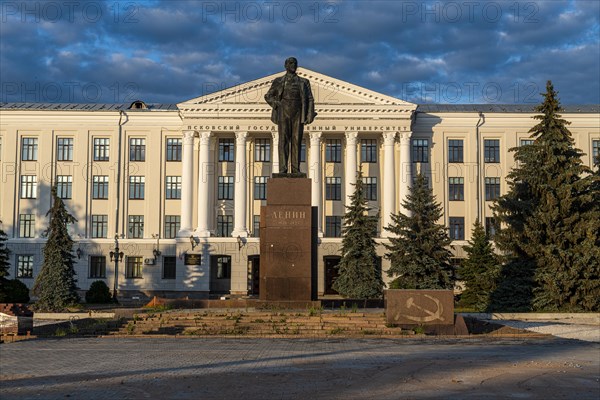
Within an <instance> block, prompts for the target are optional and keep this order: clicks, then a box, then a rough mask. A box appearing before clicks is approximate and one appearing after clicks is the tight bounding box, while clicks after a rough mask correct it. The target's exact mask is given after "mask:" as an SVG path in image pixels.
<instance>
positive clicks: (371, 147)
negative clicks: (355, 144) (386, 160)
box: [360, 139, 377, 163]
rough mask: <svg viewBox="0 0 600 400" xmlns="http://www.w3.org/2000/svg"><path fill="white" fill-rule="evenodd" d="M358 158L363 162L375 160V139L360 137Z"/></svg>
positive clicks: (373, 161)
mask: <svg viewBox="0 0 600 400" xmlns="http://www.w3.org/2000/svg"><path fill="white" fill-rule="evenodd" d="M360 160H361V162H364V163H376V162H377V140H376V139H362V140H361V141H360Z"/></svg>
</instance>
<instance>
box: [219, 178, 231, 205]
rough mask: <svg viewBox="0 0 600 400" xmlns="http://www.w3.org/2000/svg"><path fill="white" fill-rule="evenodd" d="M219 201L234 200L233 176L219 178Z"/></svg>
mask: <svg viewBox="0 0 600 400" xmlns="http://www.w3.org/2000/svg"><path fill="white" fill-rule="evenodd" d="M217 195H218V197H217V198H218V199H219V200H233V176H219V180H218V193H217Z"/></svg>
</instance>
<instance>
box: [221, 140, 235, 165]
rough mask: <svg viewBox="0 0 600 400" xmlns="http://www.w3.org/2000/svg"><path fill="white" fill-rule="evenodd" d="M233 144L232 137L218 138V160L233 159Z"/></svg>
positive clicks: (228, 160) (226, 160)
mask: <svg viewBox="0 0 600 400" xmlns="http://www.w3.org/2000/svg"><path fill="white" fill-rule="evenodd" d="M234 149H235V144H234V140H233V139H219V161H222V162H231V161H234V160H235V158H234V154H235V153H234Z"/></svg>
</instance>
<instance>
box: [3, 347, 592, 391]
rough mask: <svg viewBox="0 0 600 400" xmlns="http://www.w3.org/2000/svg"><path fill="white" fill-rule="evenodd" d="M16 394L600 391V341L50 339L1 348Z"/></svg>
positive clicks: (7, 386)
mask: <svg viewBox="0 0 600 400" xmlns="http://www.w3.org/2000/svg"><path fill="white" fill-rule="evenodd" d="M0 378H1V383H0V397H1V398H2V399H3V400H9V399H20V400H24V399H40V398H43V399H65V398H76V399H79V398H86V399H88V398H89V399H92V398H93V399H111V400H115V399H123V398H128V399H144V398H152V399H223V398H226V399H303V398H308V399H345V400H348V399H371V398H373V399H399V398H406V399H429V398H431V399H433V398H467V399H481V398H486V399H489V398H498V399H500V398H513V397H517V398H525V399H528V398H529V399H538V398H539V399H549V398H552V399H561V398H564V399H573V398H577V399H598V397H599V396H600V345H599V344H596V343H587V342H581V341H573V340H563V339H557V338H551V337H549V338H546V339H539V338H538V339H510V338H496V339H493V338H485V339H439V338H410V339H408V338H407V339H325V340H324V339H242V338H208V339H206V338H198V339H194V338H160V339H158V338H148V339H146V338H142V339H135V338H103V339H96V338H94V339H63V340H57V339H48V340H31V341H23V342H16V343H11V344H3V345H1V346H0Z"/></svg>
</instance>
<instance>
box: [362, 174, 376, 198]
mask: <svg viewBox="0 0 600 400" xmlns="http://www.w3.org/2000/svg"><path fill="white" fill-rule="evenodd" d="M363 183H364V184H365V199H367V200H371V201H375V200H377V178H375V177H372V176H365V177H364V178H363Z"/></svg>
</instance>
